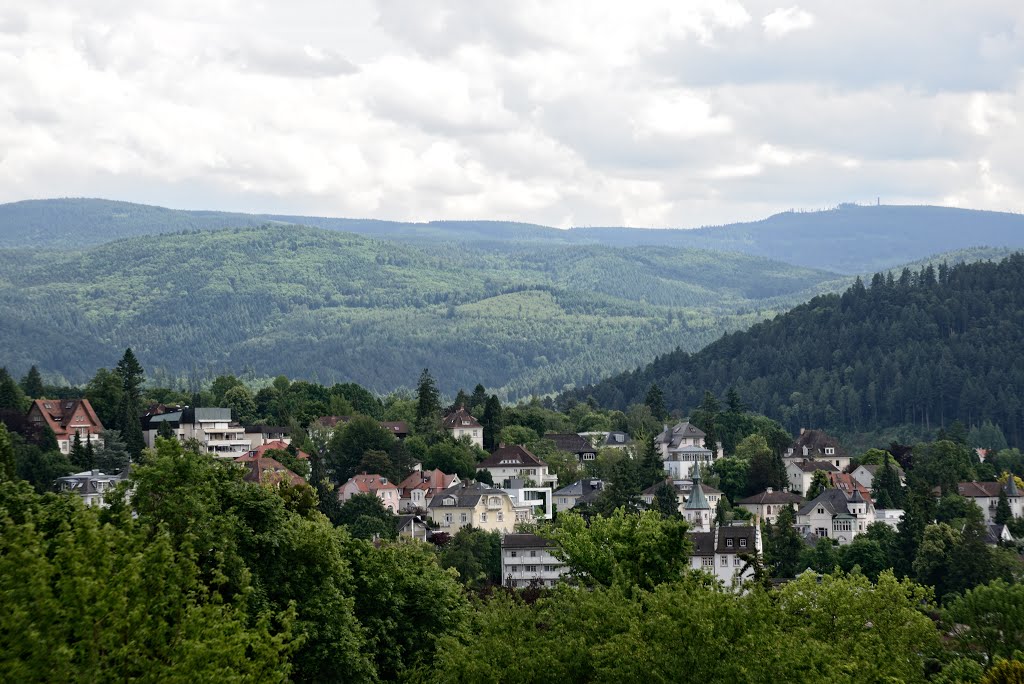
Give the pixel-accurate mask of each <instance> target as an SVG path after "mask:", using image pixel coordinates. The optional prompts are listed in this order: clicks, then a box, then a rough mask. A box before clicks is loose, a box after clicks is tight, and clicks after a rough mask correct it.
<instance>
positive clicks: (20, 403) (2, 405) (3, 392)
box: [0, 368, 25, 411]
mask: <svg viewBox="0 0 1024 684" xmlns="http://www.w3.org/2000/svg"><path fill="white" fill-rule="evenodd" d="M0 409H8V410H10V411H23V410H25V395H24V393H23V392H22V391H21V387H19V386H18V383H16V382H15V381H14V378H12V377H11V374H10V373H8V372H7V369H6V368H0Z"/></svg>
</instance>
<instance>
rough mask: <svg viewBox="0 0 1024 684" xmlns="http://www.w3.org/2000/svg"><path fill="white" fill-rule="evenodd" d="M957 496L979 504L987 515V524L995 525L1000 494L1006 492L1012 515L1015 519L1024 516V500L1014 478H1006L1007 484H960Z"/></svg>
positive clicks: (958, 484) (957, 487)
mask: <svg viewBox="0 0 1024 684" xmlns="http://www.w3.org/2000/svg"><path fill="white" fill-rule="evenodd" d="M956 489H957V494H959V495H960V496H963V497H966V498H968V499H970V500H971V501H973V502H974V503H976V504H978V508H980V509H981V512H982V513H984V514H985V522H986V523H994V522H995V519H996V506H997V505H998V504H999V492H1000V491H1005V492H1006V500H1007V503H1009V504H1010V513H1012V514H1013V517H1015V518H1020V517H1021V516H1022V515H1024V510H1022V507H1024V498H1022V497H1021V494H1020V491H1019V490H1018V489H1017V483H1016V481H1015V480H1014V478H1013V476H1012V475H1011V476H1010V477H1008V478H1006V483H1005V484H1002V483H999V482H960V483H957V486H956Z"/></svg>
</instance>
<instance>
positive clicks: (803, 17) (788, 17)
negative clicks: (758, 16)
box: [761, 6, 814, 38]
mask: <svg viewBox="0 0 1024 684" xmlns="http://www.w3.org/2000/svg"><path fill="white" fill-rule="evenodd" d="M761 25H762V26H764V32H765V35H767V36H768V37H769V38H781V37H782V36H784V35H786V34H787V33H792V32H793V31H802V30H804V29H809V28H811V27H812V26H814V15H813V14H811V13H810V12H808V11H807V10H802V9H800V8H799V7H796V6H793V7H786V8H782V7H780V8H779V9H777V10H775V11H774V12H772V13H771V14H767V15H765V17H764V19H762V20H761Z"/></svg>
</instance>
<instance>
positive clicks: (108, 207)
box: [0, 199, 1024, 274]
mask: <svg viewBox="0 0 1024 684" xmlns="http://www.w3.org/2000/svg"><path fill="white" fill-rule="evenodd" d="M266 223H282V224H291V225H309V226H313V227H318V228H324V229H328V230H340V231H345V232H352V233H359V234H362V235H367V236H371V237H374V238H377V239H384V240H392V241H399V242H405V243H410V244H415V245H421V246H430V245H436V244H438V243H443V242H446V241H447V243H448V244H451V243H450V241H452V240H458V241H459V242H460V244H462V245H477V246H480V247H486V248H490V249H498V250H507V249H515V248H516V246H518V245H522V244H542V245H588V244H589V245H601V246H605V247H614V248H626V247H644V246H646V247H673V248H694V249H703V250H713V251H725V252H738V253H742V254H749V255H753V256H759V257H764V258H768V259H772V260H775V261H781V262H784V263H788V264H793V265H796V266H803V267H806V268H815V269H821V270H827V271H833V272H837V273H844V274H861V273H870V272H873V271H877V270H882V269H886V268H891V267H894V266H898V265H900V264H904V263H908V262H913V261H918V260H921V259H924V258H926V257H928V256H930V255H933V254H936V253H940V252H948V251H954V250H960V249H965V248H968V247H977V246H988V247H997V248H998V247H1012V248H1020V247H1024V216H1022V215H1019V214H1010V213H1002V212H993V211H979V210H972V209H956V208H950V207H934V206H889V205H882V206H861V205H852V204H843V205H840V206H839V207H837V208H835V209H832V210H828V211H819V212H795V211H790V212H784V213H781V214H776V215H774V216H770V217H768V218H766V219H763V220H761V221H755V222H749V223H736V224H730V225H724V226H711V227H703V228H694V229H646V228H614V227H610V228H594V227H585V228H584V227H581V228H572V229H569V230H561V229H557V228H551V227H548V226H540V225H535V224H528V223H517V222H504V221H431V222H425V223H415V222H401V221H381V220H374V219H350V218H330V217H313V216H291V215H276V214H244V213H232V212H218V211H184V210H176V209H166V208H162V207H153V206H149V205H142V204H132V203H129V202H116V201H111V200H101V199H52V200H26V201H23V202H14V203H10V204H3V205H0V247H8V248H11V247H13V248H22V247H29V248H33V247H53V246H62V247H66V246H67V245H69V244H71V245H74V246H76V247H86V246H89V245H95V244H101V243H103V242H107V241H110V240H113V239H117V238H122V237H132V236H137V235H151V234H158V233H168V232H174V231H180V230H196V229H199V230H213V229H220V228H234V227H251V226H257V225H262V224H266Z"/></svg>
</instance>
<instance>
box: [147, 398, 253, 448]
mask: <svg viewBox="0 0 1024 684" xmlns="http://www.w3.org/2000/svg"><path fill="white" fill-rule="evenodd" d="M161 423H166V424H167V425H168V427H169V428H170V430H171V432H173V433H174V435H175V436H176V437H177V438H178V439H179V440H181V441H182V442H184V441H187V440H190V439H195V440H197V441H198V442H199V444H200V445H202V447H203V448H204V449H205V450H206V452H207V453H210V454H213V455H214V456H217V457H219V458H231V459H234V458H238V457H239V456H241V455H243V454H245V453H247V452H249V451H251V450H252V449H253V448H254V447H253V445H252V442H251V441H250V440H249V439H248V438H247V437H246V433H245V428H244V427H242V426H241V425H239V424H238V423H234V422H232V421H231V409H229V408H191V407H188V406H186V407H184V408H182V409H176V410H174V411H169V412H167V413H160V414H157V415H153V416H148V417H147V419H146V422H145V429H144V430H143V433H142V434H143V437H144V438H145V440H146V446H149V447H152V446H155V445H156V438H157V437H158V436H159V434H160V424H161Z"/></svg>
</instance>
